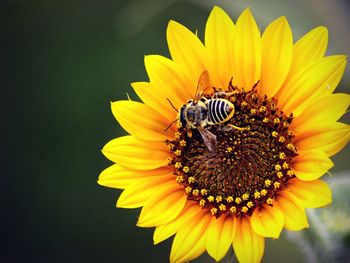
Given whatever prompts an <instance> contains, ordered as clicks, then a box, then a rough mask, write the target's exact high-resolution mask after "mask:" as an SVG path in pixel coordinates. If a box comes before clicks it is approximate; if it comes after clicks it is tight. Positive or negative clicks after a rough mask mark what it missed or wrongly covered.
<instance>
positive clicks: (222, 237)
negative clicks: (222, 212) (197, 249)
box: [206, 215, 233, 262]
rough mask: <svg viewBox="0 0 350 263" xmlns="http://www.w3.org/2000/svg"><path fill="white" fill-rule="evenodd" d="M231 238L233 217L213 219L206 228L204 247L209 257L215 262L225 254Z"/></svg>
mask: <svg viewBox="0 0 350 263" xmlns="http://www.w3.org/2000/svg"><path fill="white" fill-rule="evenodd" d="M232 238H233V217H232V216H229V215H228V216H221V217H219V218H215V217H213V218H212V220H211V223H210V225H209V227H208V231H207V237H206V247H207V251H208V253H209V255H210V256H212V257H213V258H214V259H215V260H216V261H217V262H218V261H220V260H221V259H222V258H223V257H224V256H225V255H226V253H227V251H228V249H229V248H230V245H231V243H232Z"/></svg>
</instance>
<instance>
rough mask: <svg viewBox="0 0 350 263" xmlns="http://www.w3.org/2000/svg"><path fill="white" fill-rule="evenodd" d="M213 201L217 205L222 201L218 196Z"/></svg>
mask: <svg viewBox="0 0 350 263" xmlns="http://www.w3.org/2000/svg"><path fill="white" fill-rule="evenodd" d="M215 201H216V202H217V203H220V202H221V201H222V196H221V195H218V196H217V197H216V198H215Z"/></svg>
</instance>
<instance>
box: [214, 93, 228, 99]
mask: <svg viewBox="0 0 350 263" xmlns="http://www.w3.org/2000/svg"><path fill="white" fill-rule="evenodd" d="M226 97H227V93H226V92H224V91H217V92H215V94H214V96H213V99H220V98H226Z"/></svg>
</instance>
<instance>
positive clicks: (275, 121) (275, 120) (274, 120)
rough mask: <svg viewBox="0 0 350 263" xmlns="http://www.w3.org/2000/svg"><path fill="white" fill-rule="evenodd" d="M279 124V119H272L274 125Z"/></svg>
mask: <svg viewBox="0 0 350 263" xmlns="http://www.w3.org/2000/svg"><path fill="white" fill-rule="evenodd" d="M280 122H281V120H280V119H279V118H275V119H273V123H274V124H279V123H280Z"/></svg>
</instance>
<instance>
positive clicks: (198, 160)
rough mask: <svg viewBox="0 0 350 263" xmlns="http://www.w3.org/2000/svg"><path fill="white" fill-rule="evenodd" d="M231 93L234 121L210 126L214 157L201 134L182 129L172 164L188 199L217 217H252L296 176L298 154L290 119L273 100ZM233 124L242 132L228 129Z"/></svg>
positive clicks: (253, 92)
mask: <svg viewBox="0 0 350 263" xmlns="http://www.w3.org/2000/svg"><path fill="white" fill-rule="evenodd" d="M230 89H231V91H233V92H230V93H228V94H230V95H229V96H228V98H226V99H227V100H229V101H231V102H232V103H233V104H234V106H235V113H234V115H233V117H232V118H230V119H229V120H227V121H226V122H225V123H223V124H220V125H209V126H207V127H206V129H208V130H209V131H210V132H211V133H213V134H215V135H216V140H217V149H216V151H215V152H213V151H210V150H209V149H208V147H207V146H206V144H205V143H204V141H203V138H202V136H201V134H200V133H199V132H198V130H197V129H189V128H186V127H179V128H178V130H177V132H176V134H175V139H174V140H172V141H167V142H166V143H167V144H168V147H169V149H170V151H171V152H172V153H173V158H171V159H170V160H169V165H170V166H171V167H172V168H173V170H174V174H175V175H176V181H177V182H178V183H179V184H181V185H183V186H184V189H185V192H186V194H187V198H188V200H194V201H197V202H198V203H199V205H200V206H202V207H204V208H207V209H209V210H210V212H211V213H212V214H213V215H214V216H216V217H218V216H220V215H222V214H224V213H230V214H232V215H235V216H240V215H242V214H248V215H251V213H252V212H253V210H254V209H255V208H257V207H259V206H261V205H263V204H268V205H272V204H273V201H274V197H275V195H276V193H277V192H278V191H280V190H282V189H283V188H284V186H285V185H286V183H287V181H288V180H289V179H290V178H292V177H294V174H293V172H292V170H291V169H290V163H291V161H292V159H293V157H295V156H296V155H297V149H296V147H295V146H294V145H293V143H292V139H293V137H294V135H293V133H292V132H291V131H289V130H288V127H289V125H290V123H291V122H292V120H293V116H292V115H290V116H286V115H285V114H284V113H283V112H282V111H280V110H278V109H277V108H276V100H275V99H273V98H272V99H267V97H266V96H265V97H261V96H260V95H258V94H257V92H256V90H255V89H254V90H251V91H248V92H246V91H244V90H243V89H240V90H239V89H237V88H235V87H232V86H230ZM206 97H207V99H210V98H211V97H209V96H206ZM229 124H232V125H235V127H241V128H243V129H237V128H232V129H227V128H225V127H228V125H229Z"/></svg>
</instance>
